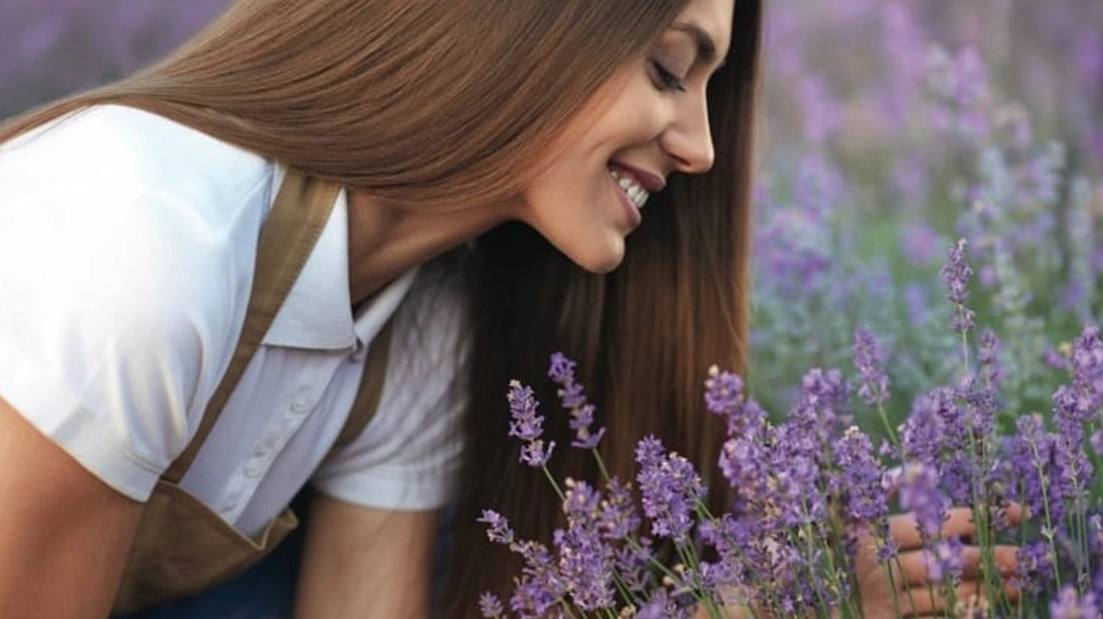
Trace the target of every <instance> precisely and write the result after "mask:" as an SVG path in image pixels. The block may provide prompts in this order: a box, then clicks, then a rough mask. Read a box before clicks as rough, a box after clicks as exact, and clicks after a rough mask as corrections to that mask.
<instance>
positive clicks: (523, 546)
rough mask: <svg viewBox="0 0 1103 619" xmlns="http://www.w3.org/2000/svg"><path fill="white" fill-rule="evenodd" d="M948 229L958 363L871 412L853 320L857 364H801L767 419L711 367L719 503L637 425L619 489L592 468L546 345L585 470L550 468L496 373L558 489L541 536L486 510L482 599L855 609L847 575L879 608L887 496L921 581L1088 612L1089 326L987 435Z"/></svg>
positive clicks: (522, 608)
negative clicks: (906, 528)
mask: <svg viewBox="0 0 1103 619" xmlns="http://www.w3.org/2000/svg"><path fill="white" fill-rule="evenodd" d="M966 247H967V244H966V243H965V242H964V240H961V241H959V242H958V243H956V244H954V246H953V247H952V248H951V251H950V253H949V257H948V260H947V262H946V263H945V264H944V266H943V271H942V272H943V279H944V282H945V290H946V298H947V301H948V302H949V304H950V305H951V307H952V311H951V314H950V324H951V332H952V334H953V336H954V337H955V338H956V339H957V340H958V342H959V344H960V357H959V359H960V361H959V362H958V363H957V364H955V366H956V370H955V372H954V373H955V374H956V376H957V379H956V380H955V382H953V383H951V384H949V385H945V386H940V387H935V388H933V389H931V390H929V391H928V392H927V393H925V394H923V395H921V396H919V397H917V398H916V399H915V401H914V403H913V406H912V411H911V413H910V415H909V416H908V418H907V419H906V421H905V422H904V423H902V424H900V425H898V426H895V427H893V426H892V425H891V422H890V420H889V418H888V416H887V415H886V414H885V405H886V402H888V401H889V398H890V389H889V387H890V381H889V378H888V376H887V374H886V373H885V363H886V360H887V356H886V355H885V353H884V351H883V350H882V349H881V348H880V345H879V343H878V342H877V341H876V339H875V338H874V336H873V335H872V333H870V332H869V331H866V330H859V331H858V332H856V333H855V341H854V346H853V349H852V354H853V360H854V364H855V366H856V369H857V377H856V379H855V380H853V381H847V380H845V379H844V377H843V375H842V373H841V372H839V371H837V370H819V369H813V370H811V371H809V372H807V373H806V374H805V376H804V379H803V380H802V382H801V385H800V388H799V395H798V397H797V398H796V401H795V404H794V405H793V406H792V407H791V409H790V410H789V412H788V415H787V416H786V417H785V418H784V421H782V422H779V423H774V422H772V421H771V420H770V418H769V417H768V415H767V414H766V411H765V410H764V409H763V407H761V406H760V405H759V404H758V403H757V402H756V401H755V400H754V399H753V398H751V397H749V396H748V394H747V393H746V388H745V385H744V383H743V381H742V379H741V378H740V377H739V376H736V375H734V374H732V373H729V372H723V371H720V370H719V369H717V368H713V369H712V370H711V371H710V375H709V377H708V378H707V380H706V382H705V404H706V406H707V408H708V409H709V410H710V411H711V412H712V413H714V414H717V415H720V416H722V417H723V418H724V419H725V420H726V426H727V440H726V442H725V443H724V445H723V449H722V450H721V453H720V457H719V460H718V462H717V467H718V469H719V471H720V473H721V475H719V476H714V478H716V479H723V480H725V481H726V482H727V483H728V486H729V489H730V497H731V503H730V505H729V506H728V509H727V510H726V511H725V512H723V513H720V514H713V513H711V512H710V511H709V509H708V507H707V506H706V505H705V502H704V497H705V494H706V489H705V487H704V486H703V485H702V482H701V476H700V475H699V474H698V472H697V471H695V470H694V469H693V467H692V465H691V464H690V463H689V461H688V460H686V459H685V458H684V457H682V456H680V455H678V454H676V453H671V452H667V451H666V450H665V449H664V448H663V446H662V444H661V443H660V442H659V441H658V439H656V438H654V437H645V438H643V439H641V440H640V441H639V443H638V445H637V450H636V462H637V465H638V471H637V474H636V478H635V480H634V481H635V484H636V485H635V488H633V487H632V486H631V485H630V484H627V483H622V482H621V481H620V480H618V479H616V478H613V477H610V476H609V475H608V473H607V472H606V470H605V468H604V465H603V463H602V462H601V460H600V457H598V455H597V450H596V448H597V446H598V444H599V443H600V441H601V440H602V438H603V436H604V429H597V430H594V429H592V427H591V426H592V422H593V411H594V409H593V405H592V404H590V403H589V402H588V401H587V398H586V395H585V392H584V390H583V388H582V387H581V386H580V385H578V384H577V383H576V382H575V379H574V367H575V366H574V363H573V362H571V361H570V360H568V359H566V358H565V357H563V356H562V355H561V354H556V355H554V356H553V357H552V363H551V369H550V372H549V375H550V376H551V378H552V379H553V380H554V381H555V382H556V383H558V385H559V387H560V389H559V396H560V400H561V402H562V405H563V407H564V408H565V409H566V410H567V411H569V422H568V423H569V424H570V426H571V427H572V429H574V430H575V433H576V438H575V441H573V443H572V445H573V446H574V447H575V448H580V449H589V450H591V451H592V452H593V454H594V456H595V458H597V460H598V464H599V467H600V471H601V475H602V478H603V479H602V480H600V483H599V484H596V485H595V484H592V483H589V482H586V481H581V480H570V479H568V480H565V482H564V483H563V484H562V485H560V484H559V483H558V482H557V481H556V480H555V479H553V478H552V476H551V475H550V474H549V473H548V469H547V468H546V464H547V462H548V460H549V458H550V457H551V453H552V447H553V446H552V445H547V444H545V443H544V442H543V441H542V439H541V434H542V428H543V423H544V418H543V417H542V416H541V415H539V414H538V412H537V410H538V403H537V402H536V401H535V399H534V398H533V394H532V390H531V389H529V388H527V387H525V386H523V385H521V384H519V383H516V382H515V383H513V384H512V385H511V389H510V393H509V403H510V407H511V412H512V416H513V422H512V423H511V425H510V430H509V431H510V434H511V435H513V436H515V437H517V438H518V439H520V440H521V441H523V443H524V444H523V446H522V451H521V460H522V462H523V463H524V464H526V465H529V466H534V467H538V468H542V469H543V470H544V471H545V474H547V476H548V479H549V481H550V483H552V484H553V486H554V487H555V489H556V491H557V492H558V493H559V496H560V498H561V499H562V509H563V520H562V522H563V526H562V527H561V528H559V529H557V530H556V531H555V532H554V535H553V537H552V540H550V542H551V544H550V545H546V544H545V543H543V542H539V541H526V540H519V539H517V538H516V536H515V535H514V533H513V532H512V530H511V529H510V527H509V524H508V521H507V520H506V517H505V516H503V515H502V514H498V513H496V512H493V511H486V512H484V514H483V517H482V519H481V521H482V522H484V523H486V524H487V525H488V537H489V538H490V540H491V541H492V542H496V543H500V544H505V545H507V546H508V547H509V548H510V549H511V550H512V551H513V552H516V553H518V554H519V555H520V556H521V557H522V558H523V560H524V566H525V567H524V569H523V572H522V574H521V575H520V577H519V578H518V579H517V585H516V588H515V590H514V592H513V595H512V596H511V597H510V599H509V600H508V604H505V605H504V604H503V603H502V601H501V600H498V599H497V598H495V597H494V596H492V595H490V594H486V595H485V596H484V598H483V605H482V608H483V612H484V615H485V616H487V617H499V616H504V613H505V608H506V606H508V608H509V610H510V612H512V613H513V614H514V615H516V616H519V617H546V616H553V617H555V616H561V617H628V616H635V617H691V616H694V613H697V612H705V613H707V614H708V615H709V616H710V617H724V616H728V615H726V614H725V613H726V612H727V611H729V610H731V609H732V608H733V607H743V608H744V609H754V612H755V613H763V614H765V615H768V616H775V617H807V616H810V615H816V616H828V615H830V616H840V617H860V616H863V613H864V612H866V611H867V610H868V608H867V607H866V606H865V603H864V601H863V599H862V593H863V591H865V590H868V589H867V588H868V587H870V586H871V585H870V583H871V582H874V581H876V580H877V578H881V579H882V580H883V584H882V585H881V587H882V590H887V591H889V592H891V595H892V607H893V610H895V616H904V615H905V614H906V612H907V609H909V608H914V607H915V604H916V600H915V599H914V597H913V596H915V595H916V593H915V592H914V591H913V589H911V588H907V587H904V586H903V584H904V583H902V582H896V580H897V579H898V578H900V575H901V574H902V573H903V569H902V567H901V561H902V559H901V553H902V552H903V550H909V551H913V552H914V551H916V550H917V549H916V548H914V547H913V548H908V549H899V548H897V543H898V541H899V536H900V533H899V532H896V533H893V532H892V529H891V526H890V519H891V518H892V516H890V512H891V511H892V510H893V509H894V508H898V509H899V510H903V511H906V512H909V513H910V514H911V516H912V518H913V519H914V522H915V523H916V528H917V530H916V532H915V534H913V535H912V536H911V537H916V538H917V539H918V540H919V549H918V550H919V551H921V552H922V553H923V554H922V556H923V557H924V562H925V569H926V572H927V575H928V584H927V585H926V587H927V592H926V593H927V595H932V596H933V595H934V594H936V593H937V594H939V595H941V596H944V598H945V599H946V600H948V604H949V608H950V609H952V611H953V612H954V613H955V614H956V615H958V616H969V617H1025V616H1038V615H1044V614H1048V615H1049V616H1052V617H1074V616H1094V615H1077V614H1076V613H1087V612H1094V611H1093V610H1092V609H1095V608H1096V606H1095V604H1096V602H1095V600H1098V599H1103V513H1101V507H1100V506H1101V500H1100V499H1101V497H1103V481H1101V480H1100V479H1098V478H1097V477H1096V476H1095V474H1094V473H1095V471H1096V469H1097V465H1098V461H1099V459H1100V458H1101V452H1103V341H1101V339H1100V334H1099V329H1098V328H1097V327H1095V326H1087V327H1085V328H1084V329H1083V331H1082V332H1081V335H1080V337H1079V338H1077V340H1076V342H1075V343H1074V345H1073V347H1072V350H1071V354H1070V356H1069V376H1070V380H1069V382H1068V383H1067V384H1065V385H1062V386H1060V387H1059V388H1058V389H1057V390H1056V391H1055V392H1054V395H1053V411H1052V419H1053V424H1054V429H1053V430H1050V429H1047V428H1046V422H1045V420H1044V419H1043V418H1042V417H1041V416H1035V415H1026V416H1023V417H1021V418H1020V420H1019V422H1018V428H1017V432H1016V433H1015V434H1012V435H1001V434H1000V433H999V429H998V425H997V424H996V421H995V420H996V416H997V413H998V412H999V411H1000V410H1001V408H1002V407H1003V406H1004V405H1005V404H1004V402H1003V400H1002V398H1001V389H1002V384H1003V383H1002V378H1003V370H1002V365H1001V363H1000V350H1001V348H1000V341H999V340H998V338H997V337H996V335H995V334H994V333H993V332H991V331H987V330H986V331H984V332H983V333H982V334H981V335H980V337H979V338H976V339H977V341H976V342H974V341H973V340H974V337H973V331H974V328H975V324H974V323H975V320H976V319H975V314H974V313H973V310H971V309H970V307H969V306H968V300H969V289H970V283H971V277H972V274H973V273H972V269H971V267H970V266H969V265H968V263H967V261H966ZM854 392H856V393H857V395H858V398H859V399H860V400H861V401H862V402H863V403H864V404H865V406H867V407H870V408H872V409H875V410H876V411H877V413H878V416H879V417H880V418H881V420H882V424H883V426H884V427H883V430H884V434H885V436H886V439H885V440H884V441H883V443H882V445H881V446H880V448H879V449H877V448H875V446H874V442H873V441H872V440H871V439H870V437H869V436H868V435H867V434H866V433H864V432H863V431H862V430H860V429H859V428H858V427H857V426H855V425H853V420H854V415H853V410H852V408H853V404H854V403H853V402H852V397H851V396H852V394H853V393H854ZM637 498H638V505H637ZM1016 504H1018V505H1021V506H1022V507H1023V508H1024V509H1025V510H1026V511H1027V512H1028V513H1029V514H1030V518H1029V519H1028V520H1027V521H1026V523H1025V524H1017V520H1016V519H1015V518H1013V517H1012V515H1011V514H1012V512H1015V511H1016V510H1017V509H1018V508H1017V507H1016ZM954 505H958V506H966V508H967V509H968V510H970V511H971V513H970V514H969V516H970V518H971V521H972V523H973V524H974V525H975V526H974V527H973V528H972V529H971V530H972V531H973V533H972V534H971V535H970V537H969V538H968V539H963V538H961V537H957V536H956V535H955V534H953V533H952V531H951V529H952V527H951V526H950V525H949V523H948V520H949V519H950V517H951V516H950V512H951V508H952V506H954ZM959 511H960V508H959ZM660 543H661V544H669V545H670V546H671V547H672V548H673V549H674V553H673V557H674V563H673V564H672V565H671V564H668V563H667V562H663V561H661V560H660V558H659V557H660V555H659V554H658V553H656V552H655V551H654V550H653V548H654V547H656V546H657V545H658V544H660ZM1004 546H1017V547H1019V548H1018V550H1017V553H1018V566H1017V572H1016V573H1014V574H1009V573H1007V572H1006V571H1004V570H1002V569H1001V568H1000V563H999V561H997V555H998V554H999V553H1001V552H1004V551H1006V550H1007V548H1004ZM968 547H975V550H973V551H968V552H975V553H977V554H978V555H979V561H978V563H979V571H980V574H979V577H978V579H979V582H980V583H982V584H983V585H984V587H983V589H982V591H983V592H984V593H983V595H981V596H980V597H977V596H963V595H959V593H960V589H959V585H960V584H961V582H962V579H963V578H964V576H965V574H964V572H963V567H964V565H965V563H966V553H967V548H968ZM706 555H707V556H710V557H713V560H711V561H705V560H702V557H703V556H706ZM878 574H879V576H878ZM1010 588H1014V590H1017V591H1021V592H1022V593H1023V595H1022V596H1021V597H1019V596H1017V595H1014V594H1013V593H1012V590H1011V589H1010ZM878 616H880V615H878Z"/></svg>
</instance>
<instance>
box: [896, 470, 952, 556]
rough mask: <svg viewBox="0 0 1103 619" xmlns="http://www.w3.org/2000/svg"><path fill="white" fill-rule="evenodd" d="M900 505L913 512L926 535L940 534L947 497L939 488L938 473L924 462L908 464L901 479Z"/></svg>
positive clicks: (934, 535) (920, 528) (931, 536)
mask: <svg viewBox="0 0 1103 619" xmlns="http://www.w3.org/2000/svg"><path fill="white" fill-rule="evenodd" d="M900 507H902V508H904V509H905V510H907V511H910V512H912V514H913V515H914V516H915V520H916V524H917V525H918V526H919V530H920V532H921V533H922V534H923V535H924V536H926V537H929V538H933V537H936V536H938V534H939V532H940V531H941V530H942V523H943V522H944V521H945V520H946V508H947V500H946V497H945V496H944V495H943V494H942V492H940V491H939V489H938V473H936V472H935V470H934V469H932V468H930V467H928V466H923V465H922V464H912V465H910V466H908V468H907V470H905V471H904V475H903V479H902V480H901V486H900Z"/></svg>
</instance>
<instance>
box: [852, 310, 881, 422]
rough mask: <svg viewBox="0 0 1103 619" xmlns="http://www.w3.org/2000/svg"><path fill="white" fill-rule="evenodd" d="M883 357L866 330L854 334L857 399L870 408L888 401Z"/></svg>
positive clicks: (875, 341)
mask: <svg viewBox="0 0 1103 619" xmlns="http://www.w3.org/2000/svg"><path fill="white" fill-rule="evenodd" d="M884 362H885V357H884V353H883V352H882V351H881V348H880V347H879V346H878V345H877V340H876V339H875V338H874V337H873V334H872V333H870V332H869V330H868V329H858V330H856V331H855V332H854V367H856V368H857V369H858V376H859V380H860V383H861V384H860V386H859V387H858V397H860V398H862V400H864V401H865V403H866V404H869V405H870V406H880V405H881V404H883V403H884V402H885V400H887V399H888V389H889V378H888V375H886V374H885V369H884Z"/></svg>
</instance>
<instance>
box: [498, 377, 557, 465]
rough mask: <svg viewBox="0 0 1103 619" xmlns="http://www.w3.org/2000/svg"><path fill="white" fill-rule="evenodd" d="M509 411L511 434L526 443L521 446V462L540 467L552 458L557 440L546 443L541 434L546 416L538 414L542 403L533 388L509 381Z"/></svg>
mask: <svg viewBox="0 0 1103 619" xmlns="http://www.w3.org/2000/svg"><path fill="white" fill-rule="evenodd" d="M508 398H509V411H510V415H511V417H512V418H513V420H512V421H510V423H509V435H510V436H514V437H517V438H519V439H521V440H522V441H525V444H524V445H522V446H521V462H522V463H523V464H527V465H529V466H531V467H534V468H539V467H542V466H544V465H546V464H547V463H548V460H550V459H551V454H552V450H553V449H555V441H549V442H548V443H547V444H546V445H545V443H544V441H543V440H541V439H540V436H541V435H542V434H543V433H544V417H543V416H542V415H538V414H536V409H537V408H538V407H539V406H540V403H539V402H537V401H536V397H535V396H533V394H532V388H531V387H526V386H524V385H522V384H521V383H520V382H519V381H516V380H511V381H509V396H508Z"/></svg>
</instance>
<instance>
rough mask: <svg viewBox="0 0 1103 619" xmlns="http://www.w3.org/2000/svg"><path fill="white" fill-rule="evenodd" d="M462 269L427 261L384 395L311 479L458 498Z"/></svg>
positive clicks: (435, 501) (399, 504)
mask: <svg viewBox="0 0 1103 619" xmlns="http://www.w3.org/2000/svg"><path fill="white" fill-rule="evenodd" d="M460 277H461V275H460V274H459V273H458V269H449V270H442V269H439V268H423V269H422V270H421V272H420V273H419V274H418V279H417V280H416V281H415V283H414V285H413V287H412V288H411V290H410V292H409V293H408V295H407V297H406V299H405V300H404V301H403V303H402V304H401V305H400V306H399V307H398V309H397V310H396V314H395V317H394V321H395V323H394V329H395V331H394V336H393V337H392V339H391V349H390V354H389V360H388V365H387V374H386V380H385V383H384V388H383V392H382V394H381V398H380V403H379V406H378V408H377V410H376V413H375V415H374V416H373V417H372V420H371V422H370V423H369V424H368V426H367V428H365V430H364V432H362V433H361V435H360V436H359V437H357V438H356V439H355V440H354V441H353V442H352V443H350V444H349V445H348V446H346V447H344V448H343V449H341V450H339V451H337V452H335V453H334V454H333V455H332V457H331V458H330V459H329V460H328V461H327V462H326V463H324V464H323V466H322V467H321V468H319V470H318V471H317V472H316V473H315V475H314V477H313V479H312V483H313V485H314V486H315V487H316V488H318V489H319V490H320V491H322V492H323V493H325V494H327V495H329V496H332V497H334V498H337V499H340V500H343V501H347V502H349V503H353V504H357V505H362V506H366V507H373V508H377V509H392V510H409V511H418V510H430V509H436V508H439V507H441V506H443V505H445V504H446V503H447V502H448V501H449V500H450V499H452V498H453V495H454V491H455V486H456V478H457V475H458V471H459V466H460V459H461V456H462V453H463V439H462V428H461V426H460V421H461V416H462V413H463V411H464V408H465V406H466V403H467V398H466V390H465V388H464V386H465V382H464V379H465V376H464V368H465V367H466V363H467V362H466V358H467V352H468V348H469V346H468V343H467V340H466V338H465V337H464V333H465V332H464V329H463V325H464V324H465V322H466V321H465V312H464V309H463V303H462V302H461V296H460V287H459V282H460Z"/></svg>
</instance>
